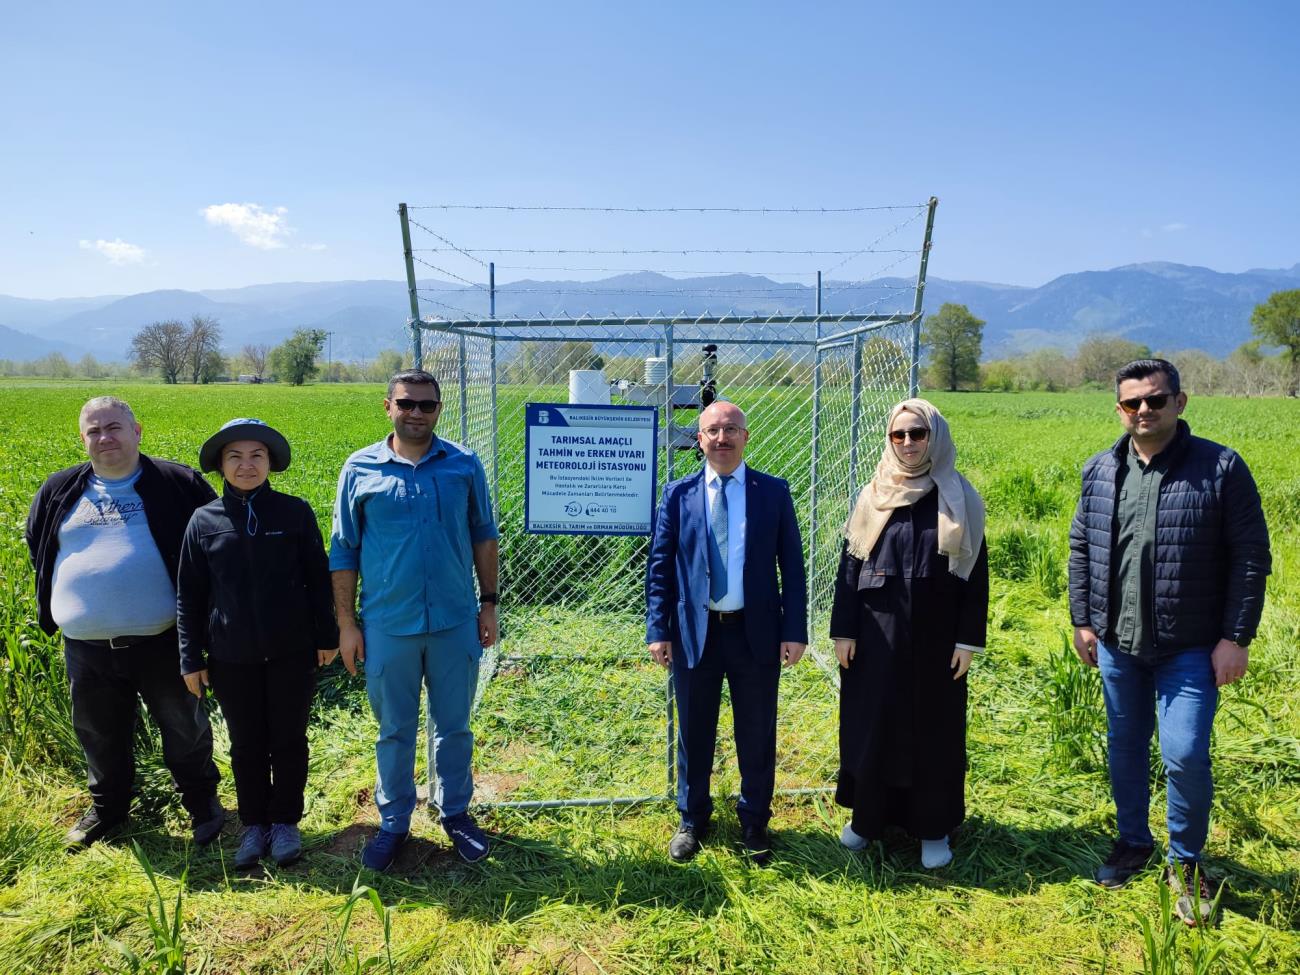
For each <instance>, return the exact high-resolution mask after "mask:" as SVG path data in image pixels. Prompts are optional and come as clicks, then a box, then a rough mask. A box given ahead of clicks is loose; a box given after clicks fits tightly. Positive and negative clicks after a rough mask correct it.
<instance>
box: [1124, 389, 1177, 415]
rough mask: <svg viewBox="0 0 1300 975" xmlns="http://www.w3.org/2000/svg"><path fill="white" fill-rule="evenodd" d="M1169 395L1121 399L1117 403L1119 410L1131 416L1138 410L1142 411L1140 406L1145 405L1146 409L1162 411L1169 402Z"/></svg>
mask: <svg viewBox="0 0 1300 975" xmlns="http://www.w3.org/2000/svg"><path fill="white" fill-rule="evenodd" d="M1170 395H1171V394H1169V393H1156V394H1154V395H1152V396H1134V397H1133V398H1132V399H1122V400H1120V401H1119V408H1120V409H1121V410H1123V411H1124V412H1125V413H1127V414H1128V415H1129V416H1132V415H1133V414H1134V413H1136V412H1137V411H1138V410H1140V409H1142V404H1143V403H1146V405H1147V408H1148V409H1152V410H1163V409H1164V408H1165V404H1166V403H1168V402H1169V397H1170Z"/></svg>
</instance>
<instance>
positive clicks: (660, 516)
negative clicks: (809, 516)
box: [646, 466, 808, 667]
mask: <svg viewBox="0 0 1300 975" xmlns="http://www.w3.org/2000/svg"><path fill="white" fill-rule="evenodd" d="M746 471H747V473H746V475H745V580H744V592H745V635H746V637H747V638H748V640H749V648H750V652H751V653H753V654H755V655H756V656H758V657H759V658H760V659H764V658H767V659H770V660H771V661H772V663H773V664H774V665H778V664H779V662H780V659H781V643H782V642H792V643H807V642H808V587H807V581H806V579H805V575H804V563H803V542H802V540H801V539H800V537H799V523H798V522H797V521H796V520H795V514H794V501H793V499H792V498H791V497H790V486H789V485H788V484H786V482H785V481H783V480H781V479H780V478H779V477H772V476H771V475H769V474H764V473H762V472H760V471H756V470H754V469H753V468H752V467H748V466H747V467H746ZM707 494H708V492H707V491H706V490H705V487H704V472H703V470H701V471H700V472H699V473H698V474H692V475H691V476H690V477H684V478H682V479H680V480H677V481H673V482H672V483H671V484H669V485H668V486H667V487H665V488H664V493H663V498H662V500H661V501H660V502H659V510H658V511H657V512H656V514H655V525H654V535H653V538H652V540H651V543H650V559H649V563H648V564H647V566H646V643H657V642H660V641H671V642H672V645H673V659H674V661H676V662H677V663H678V664H680V663H682V662H685V664H686V666H687V667H694V666H695V665H696V664H697V663H699V660H700V656H701V654H703V652H704V638H705V636H706V635H707V632H708V623H709V555H708V552H709V522H708V513H707V510H706V508H707ZM778 567H779V568H780V571H781V582H780V585H778V583H777V569H778Z"/></svg>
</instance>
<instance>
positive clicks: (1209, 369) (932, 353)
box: [921, 289, 1300, 396]
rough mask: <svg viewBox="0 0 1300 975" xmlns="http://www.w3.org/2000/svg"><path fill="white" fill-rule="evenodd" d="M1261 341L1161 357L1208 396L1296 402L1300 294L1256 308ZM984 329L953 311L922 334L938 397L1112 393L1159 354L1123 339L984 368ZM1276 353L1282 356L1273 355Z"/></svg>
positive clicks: (962, 311) (1095, 337)
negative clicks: (1220, 351) (1099, 389)
mask: <svg viewBox="0 0 1300 975" xmlns="http://www.w3.org/2000/svg"><path fill="white" fill-rule="evenodd" d="M1250 322H1251V327H1252V330H1253V332H1254V336H1255V337H1254V338H1253V339H1251V340H1250V341H1249V342H1245V343H1243V344H1242V345H1241V346H1239V347H1238V348H1237V349H1236V350H1235V351H1233V352H1232V354H1231V355H1229V356H1228V357H1227V358H1224V359H1220V358H1216V357H1215V356H1212V355H1210V354H1208V353H1206V352H1203V351H1201V350H1199V349H1187V350H1182V351H1174V350H1160V351H1159V354H1160V355H1161V357H1163V358H1166V359H1170V360H1171V361H1173V362H1176V363H1177V364H1178V368H1179V371H1180V372H1181V373H1182V375H1183V381H1184V383H1185V384H1186V385H1187V386H1188V388H1190V389H1194V390H1195V391H1196V392H1198V393H1201V394H1203V395H1209V394H1216V393H1217V394H1223V395H1232V396H1283V395H1285V396H1295V395H1296V394H1297V389H1298V387H1300V289H1295V290H1290V291H1277V292H1274V293H1273V294H1272V295H1270V296H1269V298H1268V300H1267V301H1264V302H1262V303H1260V304H1259V305H1256V306H1255V309H1254V311H1253V312H1252V314H1251V317H1250ZM984 324H985V323H984V322H983V321H982V320H980V319H979V318H976V317H975V316H974V315H973V314H971V312H970V309H968V308H967V307H966V306H965V305H958V304H952V303H949V304H945V305H943V306H942V307H941V308H940V309H939V311H938V312H936V313H935V314H933V315H930V316H928V317H927V318H926V319H925V321H924V323H923V325H922V330H921V345H922V348H923V349H924V351H925V356H926V371H925V380H926V381H925V385H926V386H927V387H928V388H931V389H947V390H958V389H983V390H990V391H998V392H1013V391H1018V390H1043V391H1048V392H1053V391H1058V390H1066V389H1079V388H1089V387H1096V386H1103V387H1106V386H1110V385H1111V383H1113V382H1114V378H1115V371H1116V370H1117V369H1119V367H1120V366H1122V365H1124V364H1125V363H1127V362H1131V361H1133V360H1134V359H1144V358H1149V357H1151V356H1152V355H1153V354H1155V352H1153V350H1152V349H1151V348H1150V347H1149V346H1147V345H1144V344H1142V343H1140V342H1134V341H1131V340H1129V339H1125V338H1123V337H1122V336H1119V335H1112V334H1107V333H1092V334H1090V335H1088V336H1086V337H1085V338H1084V339H1083V341H1082V342H1080V343H1079V345H1078V347H1077V348H1076V349H1075V351H1074V352H1073V354H1069V353H1066V352H1064V351H1063V350H1060V349H1035V350H1034V351H1032V352H1025V353H1022V354H1020V355H1014V356H1008V357H1006V358H1003V359H996V360H993V361H990V362H984V361H982V354H981V353H982V345H983V334H984ZM1270 348H1274V349H1278V350H1279V351H1277V352H1276V353H1270V352H1269V351H1268V350H1269V349H1270Z"/></svg>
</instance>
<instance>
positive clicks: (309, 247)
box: [302, 244, 329, 251]
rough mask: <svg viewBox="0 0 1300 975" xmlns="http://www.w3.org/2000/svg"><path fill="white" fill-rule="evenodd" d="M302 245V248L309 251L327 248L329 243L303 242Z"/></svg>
mask: <svg viewBox="0 0 1300 975" xmlns="http://www.w3.org/2000/svg"><path fill="white" fill-rule="evenodd" d="M302 246H303V249H304V250H309V251H325V250H329V244H303V245H302Z"/></svg>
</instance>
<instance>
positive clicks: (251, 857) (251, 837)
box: [235, 823, 270, 870]
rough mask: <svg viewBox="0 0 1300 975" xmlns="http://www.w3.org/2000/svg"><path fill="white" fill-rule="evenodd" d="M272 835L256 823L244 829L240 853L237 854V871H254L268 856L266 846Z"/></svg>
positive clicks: (240, 842) (240, 841)
mask: <svg viewBox="0 0 1300 975" xmlns="http://www.w3.org/2000/svg"><path fill="white" fill-rule="evenodd" d="M269 840H270V834H269V833H268V832H267V829H266V827H265V826H259V825H257V824H256V823H254V824H253V825H252V826H245V827H244V835H243V836H242V837H241V838H240V840H239V851H238V852H237V853H236V854H235V869H236V870H252V869H253V868H254V867H256V866H257V864H258V863H259V862H260V861H261V859H262V857H264V856H266V844H267V842H268V841H269Z"/></svg>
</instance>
